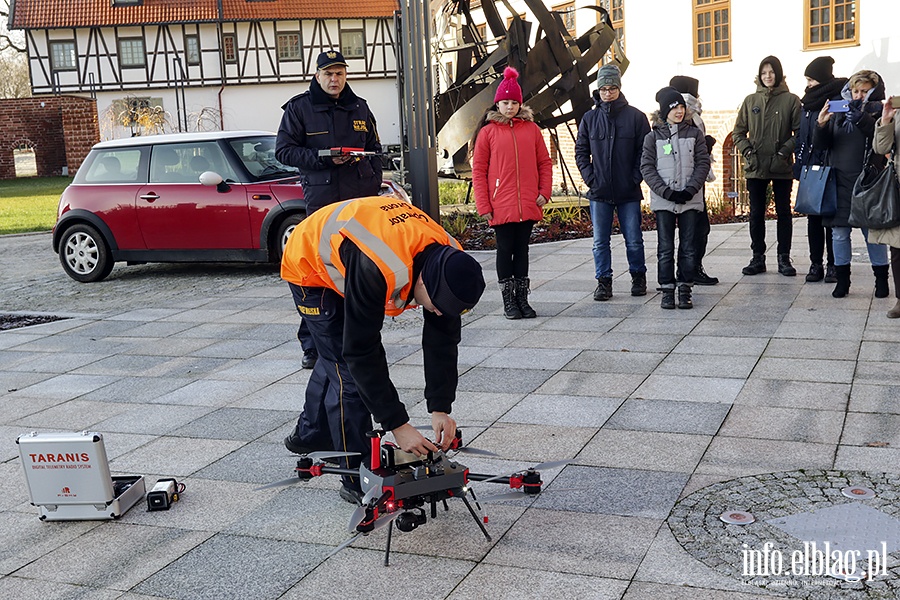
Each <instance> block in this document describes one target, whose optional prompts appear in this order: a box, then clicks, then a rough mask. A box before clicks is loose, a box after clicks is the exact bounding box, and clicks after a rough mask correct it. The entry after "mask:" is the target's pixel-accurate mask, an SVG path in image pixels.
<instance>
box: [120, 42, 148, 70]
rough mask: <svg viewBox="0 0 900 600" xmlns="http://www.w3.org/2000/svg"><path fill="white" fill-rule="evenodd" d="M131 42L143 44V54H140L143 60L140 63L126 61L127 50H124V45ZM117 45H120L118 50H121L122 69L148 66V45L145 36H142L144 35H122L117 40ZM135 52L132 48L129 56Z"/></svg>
mask: <svg viewBox="0 0 900 600" xmlns="http://www.w3.org/2000/svg"><path fill="white" fill-rule="evenodd" d="M130 44H140V46H141V54H140V57H141V62H140V64H137V63H126V62H125V55H126V52H125V51H124V45H130ZM116 45H117V46H118V50H119V68H120V69H145V68H147V46H146V44H145V43H144V38H142V37H121V38H119V39H117V40H116ZM133 54H134V53H133V52H132V51H131V50H129V51H128V55H129V56H131V55H133Z"/></svg>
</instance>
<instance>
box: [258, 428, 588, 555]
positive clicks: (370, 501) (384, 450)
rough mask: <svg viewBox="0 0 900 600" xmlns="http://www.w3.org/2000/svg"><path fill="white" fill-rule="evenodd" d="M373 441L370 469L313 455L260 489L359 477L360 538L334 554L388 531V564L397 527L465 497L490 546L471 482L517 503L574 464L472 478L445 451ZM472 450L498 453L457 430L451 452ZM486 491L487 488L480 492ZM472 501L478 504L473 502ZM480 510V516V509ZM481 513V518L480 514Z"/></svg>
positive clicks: (379, 434)
mask: <svg viewBox="0 0 900 600" xmlns="http://www.w3.org/2000/svg"><path fill="white" fill-rule="evenodd" d="M367 435H368V436H369V438H370V440H371V446H372V452H371V456H370V458H369V464H366V462H365V461H363V463H362V464H361V465H360V466H359V468H358V469H347V468H342V467H338V466H333V465H330V464H328V463H327V462H326V461H327V460H329V459H334V458H338V457H348V456H358V455H359V454H358V453H355V452H327V451H325V452H311V453H309V454H306V455H302V456H301V457H300V458H299V459H298V460H297V468H296V473H297V476H296V477H291V478H289V479H285V480H282V481H277V482H274V483H270V484H268V485H264V486H262V487H260V488H257V489H258V490H262V489H266V488H272V487H278V486H282V485H289V484H291V483H296V482H297V481H298V479H299V480H300V481H309V480H310V479H312V478H313V477H319V476H322V475H349V476H351V477H359V478H360V484H361V487H362V491H363V498H362V501H361V502H360V505H359V506H358V507H357V508H356V510H355V511H353V514H352V515H351V516H350V522H349V524H348V530H349V531H350V532H351V533H352V532H354V531H356V532H357V534H356V535H355V536H353V537H352V538H350V539H348V540H347V541H346V542H344V543H343V544H341V545H340V546H338V547H337V548H336V549H335V550H334V552H332V555H334V554H337V553H338V552H340V551H341V550H343V549H344V548H346V547H347V546H349V545H350V544H352V543H353V542H355V541H356V540H357V539H359V537H360V536H363V535H368V534H369V533H372V532H373V531H377V530H378V529H381V528H383V527H387V528H388V533H387V544H386V546H385V551H384V565H385V566H388V565H389V564H390V554H391V535H392V533H393V527H394V523H395V522H396V524H397V529H399V530H400V531H403V532H410V531H413V530H414V529H416V528H418V527H419V526H420V525H424V524H425V523H426V522H427V521H428V518H427V516H426V512H425V507H426V506H428V507H429V508H430V512H431V518H432V519H434V518H436V517H437V503H438V502H441V503H442V504H443V507H444V510H445V511H448V510H449V506H448V505H447V500H448V499H450V498H459V499H460V500H462V501H463V504H465V506H466V508H467V509H468V511H469V514H470V515H472V518H473V519H474V520H475V523H476V524H477V525H478V527H479V529H480V530H481V533H482V534H483V535H484V537H485V539H487V541H489V542H490V541H491V535H490V534H489V533H488V530H487V528H486V527H485V524H487V522H488V517H487V514H486V513H485V512H484V510H483V509H482V507H481V504H480V503H479V501H478V498H477V497H476V495H475V489H474V487H473V486H472V485H471V482H480V483H497V484H504V485H506V486H508V488H509V490H508V491H507V492H505V493H501V494H494V495H490V496H487V497H485V498H482V501H484V500H511V499H517V498H524V497H526V496H534V495H536V494H539V493H540V492H541V486H542V485H543V483H544V482H543V481H542V480H541V474H540V470H542V469H553V468H556V467H560V466H564V465H567V464H569V462H570V461H568V460H563V461H554V462H544V463H540V464H538V465H534V466H532V467H529V468H527V469H524V470H522V471H517V472H514V473H511V474H509V475H487V474H480V473H471V472H469V469H468V468H467V467H466V466H465V465H462V464H460V463H458V462H456V461H455V460H453V459H452V458H451V457H450V456H448V455H447V453H445V452H444V451H442V450H438V451H437V452H429V453H428V454H427V455H426V456H424V457H420V456H417V455H415V454H412V453H410V452H404V451H403V450H401V449H400V448H399V447H398V446H397V445H395V444H394V443H392V442H389V441H383V440H382V438H383V436H384V431H382V430H375V431H371V432H369V433H368V434H367ZM459 451H468V452H472V453H479V454H488V455H492V454H493V453H491V452H487V451H483V450H476V449H473V448H466V447H463V445H462V432H461V430H460V429H457V430H456V437H455V438H454V439H453V441H452V443H451V444H450V448H449V449H448V450H447V452H459ZM478 489H481V488H478ZM469 496H471V497H472V501H473V502H474V504H475V507H473V506H472V502H470V501H469ZM476 508H477V509H478V513H476V511H475V509H476ZM479 513H480V514H479Z"/></svg>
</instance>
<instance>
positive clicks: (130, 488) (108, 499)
mask: <svg viewBox="0 0 900 600" xmlns="http://www.w3.org/2000/svg"><path fill="white" fill-rule="evenodd" d="M16 443H17V444H18V445H19V457H20V458H21V460H22V468H23V469H24V471H25V480H26V481H27V483H28V493H29V495H30V496H31V504H32V505H33V506H36V507H38V510H39V511H40V519H41V520H42V521H45V520H46V521H81V520H98V519H117V518H119V517H121V516H122V515H123V514H125V512H126V511H127V510H128V509H129V508H131V507H132V506H134V505H135V504H136V503H137V502H138V501H139V500H140V499H141V498H143V497H144V492H145V491H146V487H145V485H144V477H143V476H141V475H134V476H126V477H112V476H110V473H109V462H108V461H107V458H106V447H105V446H104V445H103V436H102V435H101V434H99V433H96V432H92V431H81V432H74V433H34V432H32V433H28V434H25V435H21V436H19V437H18V438H17V439H16Z"/></svg>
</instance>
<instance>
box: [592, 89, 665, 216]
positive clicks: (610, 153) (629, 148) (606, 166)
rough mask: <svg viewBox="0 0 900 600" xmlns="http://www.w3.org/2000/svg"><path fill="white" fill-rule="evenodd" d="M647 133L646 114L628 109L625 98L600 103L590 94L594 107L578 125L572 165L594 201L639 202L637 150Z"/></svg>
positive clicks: (596, 94) (622, 95)
mask: <svg viewBox="0 0 900 600" xmlns="http://www.w3.org/2000/svg"><path fill="white" fill-rule="evenodd" d="M649 132H650V122H649V121H648V120H647V115H645V114H644V113H642V112H641V111H639V110H638V109H636V108H634V107H633V106H630V105H629V104H628V101H627V100H626V99H625V95H624V94H622V93H620V94H619V97H618V98H616V99H615V100H613V101H612V102H602V101H601V100H600V96H599V94H598V93H597V91H596V90H595V91H594V108H593V109H591V110H590V111H588V112H586V113H585V114H584V116H583V117H582V118H581V123H580V124H579V125H578V138H577V139H576V141H575V164H577V165H578V170H579V171H581V177H582V179H584V183H585V184H586V185H587V186H588V188H590V189H589V190H588V198H589V199H590V200H593V201H597V202H609V203H613V204H624V203H625V202H640V201H641V200H642V199H643V194H642V193H641V148H642V145H643V142H644V136H646V135H647V134H648V133H649Z"/></svg>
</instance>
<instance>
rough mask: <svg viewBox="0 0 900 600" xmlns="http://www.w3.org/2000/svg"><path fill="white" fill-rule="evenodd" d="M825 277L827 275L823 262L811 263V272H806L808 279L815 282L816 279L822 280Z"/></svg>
mask: <svg viewBox="0 0 900 600" xmlns="http://www.w3.org/2000/svg"><path fill="white" fill-rule="evenodd" d="M823 277H825V269H824V267H823V266H822V263H813V264H811V265H809V273H807V274H806V281H808V282H809V283H814V282H816V281H822V278H823Z"/></svg>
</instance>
